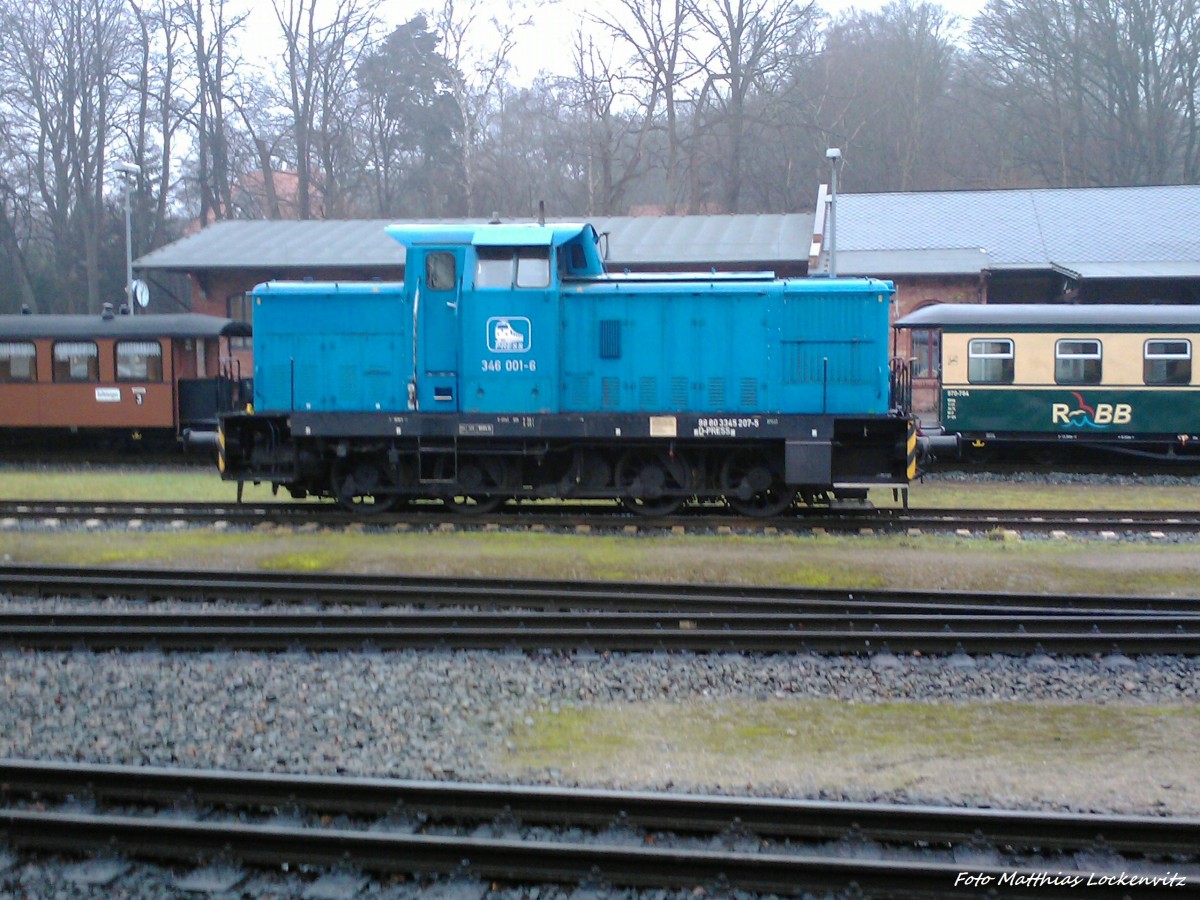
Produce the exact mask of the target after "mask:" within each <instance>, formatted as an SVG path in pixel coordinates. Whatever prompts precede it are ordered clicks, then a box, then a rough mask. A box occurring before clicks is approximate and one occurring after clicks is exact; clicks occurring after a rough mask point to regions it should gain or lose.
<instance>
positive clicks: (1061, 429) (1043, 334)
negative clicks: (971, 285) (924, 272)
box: [895, 304, 1200, 461]
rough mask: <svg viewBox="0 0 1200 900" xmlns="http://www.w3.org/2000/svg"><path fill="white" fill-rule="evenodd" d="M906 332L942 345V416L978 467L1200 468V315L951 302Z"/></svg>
mask: <svg viewBox="0 0 1200 900" xmlns="http://www.w3.org/2000/svg"><path fill="white" fill-rule="evenodd" d="M895 327H896V328H898V329H899V328H909V329H913V330H914V331H916V330H921V331H924V332H925V334H924V335H922V337H921V339H922V340H923V341H926V342H933V343H934V345H935V346H940V358H939V366H940V369H939V371H938V373H937V376H938V384H937V387H938V390H937V400H936V413H937V416H938V419H939V420H940V428H941V430H942V431H943V432H944V433H945V434H946V435H947V436H957V438H958V441H959V446H960V447H961V448H962V453H963V455H964V456H966V457H968V458H970V457H972V456H976V457H981V456H984V455H987V454H989V453H991V452H993V451H1013V450H1016V451H1023V452H1032V453H1033V454H1034V455H1035V456H1037V457H1039V458H1047V457H1051V456H1056V455H1059V454H1057V453H1056V452H1055V451H1058V450H1062V449H1065V448H1072V450H1081V449H1083V448H1088V449H1095V450H1100V451H1104V452H1106V453H1124V454H1131V455H1139V456H1147V457H1152V458H1156V459H1161V460H1164V461H1169V460H1181V461H1187V460H1191V461H1195V460H1200V370H1198V369H1197V367H1196V366H1195V364H1194V362H1193V358H1194V354H1195V352H1196V347H1197V342H1198V341H1200V306H1152V305H1132V304H1119V305H1118V304H1110V305H1088V306H1076V305H1065V304H1003V305H1002V304H994V305H990V304H985V305H968V304H939V305H933V306H927V307H924V308H922V309H918V310H916V311H914V312H912V313H910V314H909V315H907V316H905V317H904V318H902V319H900V320H899V321H897V322H896V325H895ZM934 411H935V410H932V409H931V410H929V411H927V416H928V414H931V413H933V412H934ZM1069 453H1070V451H1069ZM1069 453H1068V454H1066V455H1069Z"/></svg>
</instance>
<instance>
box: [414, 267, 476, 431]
mask: <svg viewBox="0 0 1200 900" xmlns="http://www.w3.org/2000/svg"><path fill="white" fill-rule="evenodd" d="M463 257H464V251H463V248H462V247H449V248H445V249H432V248H425V247H413V248H412V249H411V250H409V254H408V260H407V263H406V266H405V280H406V281H407V280H409V279H410V278H411V277H412V276H413V275H416V279H417V281H416V285H415V287H414V290H413V293H412V298H413V329H414V333H415V334H416V341H415V342H414V356H415V358H414V360H413V370H414V371H413V374H414V376H415V380H416V399H417V408H418V409H420V410H421V411H422V412H457V411H458V409H459V384H458V372H459V356H458V354H459V344H460V341H459V323H458V301H459V292H460V286H461V284H462V267H463Z"/></svg>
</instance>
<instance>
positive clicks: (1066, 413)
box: [1050, 391, 1133, 428]
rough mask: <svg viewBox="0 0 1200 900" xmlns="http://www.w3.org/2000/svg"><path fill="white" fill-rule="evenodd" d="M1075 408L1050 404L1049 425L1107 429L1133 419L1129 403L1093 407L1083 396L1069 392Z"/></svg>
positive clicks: (1103, 404) (1068, 404) (1100, 404)
mask: <svg viewBox="0 0 1200 900" xmlns="http://www.w3.org/2000/svg"><path fill="white" fill-rule="evenodd" d="M1071 396H1072V397H1074V398H1075V406H1074V408H1072V406H1071V404H1070V403H1051V404H1050V423H1051V424H1053V425H1062V426H1065V427H1066V428H1107V427H1108V426H1109V425H1128V424H1129V422H1130V420H1131V419H1132V418H1133V405H1132V404H1130V403H1097V404H1095V405H1094V406H1093V405H1091V404H1089V403H1088V402H1087V400H1085V399H1084V396H1083V394H1081V393H1079V392H1078V391H1071Z"/></svg>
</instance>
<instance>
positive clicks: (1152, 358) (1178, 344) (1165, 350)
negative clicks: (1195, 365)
mask: <svg viewBox="0 0 1200 900" xmlns="http://www.w3.org/2000/svg"><path fill="white" fill-rule="evenodd" d="M1144 354H1145V356H1144V360H1143V364H1142V380H1143V381H1144V382H1145V383H1146V384H1191V383H1192V342H1191V341H1188V340H1172V341H1146V348H1145V350H1144Z"/></svg>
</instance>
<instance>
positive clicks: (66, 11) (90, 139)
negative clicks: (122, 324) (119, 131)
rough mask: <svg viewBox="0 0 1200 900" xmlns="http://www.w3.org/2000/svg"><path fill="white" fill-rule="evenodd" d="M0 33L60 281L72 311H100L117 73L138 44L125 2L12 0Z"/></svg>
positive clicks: (0, 17)
mask: <svg viewBox="0 0 1200 900" xmlns="http://www.w3.org/2000/svg"><path fill="white" fill-rule="evenodd" d="M0 32H3V33H4V34H5V40H4V41H3V42H2V43H0V68H3V70H4V71H5V73H6V78H7V79H8V84H7V88H8V93H9V96H10V98H11V99H12V101H13V102H12V104H11V109H12V112H13V119H12V122H11V124H12V127H13V128H14V129H15V130H16V131H17V132H19V134H20V135H21V140H22V144H23V149H22V154H23V156H24V160H25V166H26V167H27V170H28V171H29V173H30V175H31V178H32V180H33V183H34V185H35V189H36V190H37V192H38V194H39V195H40V199H41V201H42V204H43V207H44V212H45V217H46V222H47V226H48V230H49V236H50V243H51V246H52V248H53V255H54V267H55V268H54V271H55V277H56V280H57V281H58V288H59V290H60V291H61V296H62V297H63V298H64V299H65V304H64V305H65V306H66V307H67V308H68V309H70V310H74V311H82V310H85V309H89V310H93V311H97V312H98V311H99V308H100V236H101V231H102V228H103V225H104V218H105V217H104V179H105V173H106V157H107V152H108V144H109V139H110V132H109V129H110V126H111V117H112V115H113V109H114V107H115V106H116V104H117V103H119V102H120V100H121V97H120V96H119V95H120V93H121V90H122V84H121V82H120V80H119V79H118V78H117V77H116V74H115V73H116V72H118V71H119V70H120V68H121V67H122V65H123V64H124V62H125V57H124V54H125V51H126V49H127V47H128V46H129V40H128V37H129V20H128V18H127V16H126V15H125V9H124V6H123V3H122V0H64V2H59V3H55V4H44V3H37V2H31V0H8V2H6V3H5V5H4V6H3V7H0ZM80 261H82V266H81V265H80Z"/></svg>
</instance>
